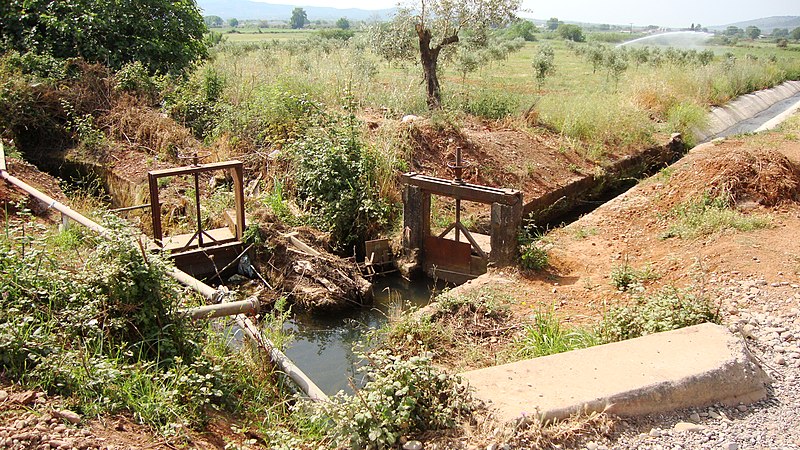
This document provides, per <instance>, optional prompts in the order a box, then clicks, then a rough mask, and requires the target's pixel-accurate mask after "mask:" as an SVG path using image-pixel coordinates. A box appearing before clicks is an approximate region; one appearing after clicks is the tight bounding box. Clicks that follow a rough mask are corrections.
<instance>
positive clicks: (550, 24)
mask: <svg viewBox="0 0 800 450" xmlns="http://www.w3.org/2000/svg"><path fill="white" fill-rule="evenodd" d="M561 24H562V22H561V21H560V20H558V17H551V18H549V19H548V20H547V24H546V26H547V29H548V30H550V31H556V30H557V29H558V26H559V25H561Z"/></svg>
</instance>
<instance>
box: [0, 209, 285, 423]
mask: <svg viewBox="0 0 800 450" xmlns="http://www.w3.org/2000/svg"><path fill="white" fill-rule="evenodd" d="M18 217H21V219H12V220H10V221H9V222H7V223H6V229H5V236H4V238H3V239H2V240H0V293H2V294H0V311H2V312H3V314H2V315H0V371H2V373H3V374H4V376H5V377H7V378H8V379H10V380H12V381H13V382H15V383H20V384H21V385H23V386H26V387H30V388H39V389H43V390H45V391H47V392H50V393H51V394H60V395H63V396H64V397H65V398H66V399H67V401H68V402H69V403H72V407H73V408H75V409H77V410H78V411H80V412H82V413H84V414H86V415H96V414H102V413H117V412H120V411H123V410H127V411H129V412H130V413H131V414H132V415H133V416H134V417H135V418H136V419H137V421H140V422H141V423H144V424H145V425H148V426H152V427H154V428H156V429H159V430H161V432H162V433H165V434H172V433H175V431H176V430H178V429H180V427H185V426H192V427H195V426H201V425H203V424H204V423H205V421H206V420H207V418H208V411H207V410H208V408H226V409H227V410H228V411H232V412H237V413H238V412H242V411H243V409H244V408H245V405H248V406H247V407H253V408H257V407H261V408H263V407H264V406H265V405H270V404H272V403H274V402H275V397H276V396H278V395H279V393H278V392H277V389H276V388H275V386H274V384H273V381H272V374H271V372H270V370H269V369H267V370H265V369H264V367H269V365H268V364H266V363H265V361H263V360H258V361H252V359H253V356H252V355H251V354H250V353H249V351H248V350H247V348H245V349H243V350H242V351H240V352H231V351H230V350H229V348H228V347H227V345H228V338H227V337H224V336H222V335H217V334H216V332H215V331H214V330H213V329H212V327H208V328H207V329H202V328H200V327H198V326H197V325H195V324H193V323H192V322H191V321H190V320H189V319H188V318H187V317H186V316H185V315H183V314H182V313H180V312H179V310H178V307H179V302H180V301H181V300H182V299H186V298H187V297H188V296H187V294H186V293H185V292H184V291H183V289H181V288H180V287H178V286H177V283H176V282H175V281H174V280H173V279H172V278H171V277H169V276H168V275H167V273H168V272H169V271H170V270H172V266H171V265H170V263H169V262H168V261H167V260H164V259H162V258H161V257H160V256H159V255H158V254H150V253H148V254H143V252H142V250H141V248H140V247H139V246H137V245H135V240H134V237H133V232H132V231H131V230H127V229H125V228H122V227H121V225H120V224H118V223H108V224H107V226H109V227H111V229H112V232H111V233H110V234H109V236H108V238H109V239H110V240H106V239H97V240H96V241H93V240H91V239H89V242H88V245H87V243H85V242H84V240H86V239H87V236H85V235H84V234H83V233H84V232H83V231H81V230H78V229H70V230H68V231H64V232H61V233H58V234H53V235H51V236H50V237H42V236H46V235H43V233H45V231H46V230H43V229H41V227H39V226H37V225H35V224H31V223H28V222H26V221H25V220H26V219H25V218H26V215H25V213H24V211H23V212H21V213H19V214H18ZM45 243H47V244H49V245H53V246H56V247H52V248H50V247H46V246H45ZM90 249H93V251H92V252H90V253H89V254H88V256H87V254H86V252H87V251H90ZM72 255H74V257H71V256H72ZM64 260H67V261H68V262H67V263H64V262H63V261H64ZM79 260H80V263H78V261H79ZM268 323H272V320H271V319H270V320H269V321H268Z"/></svg>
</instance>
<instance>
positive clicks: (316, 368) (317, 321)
mask: <svg viewBox="0 0 800 450" xmlns="http://www.w3.org/2000/svg"><path fill="white" fill-rule="evenodd" d="M443 287H444V286H443V285H441V284H440V285H438V286H435V285H434V282H433V280H429V279H424V280H419V281H414V282H408V281H406V280H404V279H403V278H402V277H400V276H397V275H395V276H388V277H383V278H377V279H375V284H374V286H373V290H374V292H375V303H374V304H373V305H372V306H371V307H367V308H361V309H357V310H353V311H348V312H344V313H338V314H327V315H319V314H316V315H300V316H297V317H295V318H294V319H293V320H292V321H291V322H290V323H287V324H286V326H285V330H286V331H290V332H292V333H293V334H294V340H293V341H292V342H291V343H290V344H289V346H288V348H286V349H285V351H284V353H285V354H286V356H288V357H289V359H291V360H292V362H294V363H295V364H296V365H297V366H298V367H299V368H300V369H301V370H302V371H303V372H304V373H305V374H306V375H308V376H309V378H311V379H312V380H313V381H314V383H316V384H317V386H319V388H320V389H322V391H323V392H325V393H326V394H328V395H333V394H335V393H337V392H338V391H340V390H344V391H346V392H352V389H351V387H350V385H349V382H350V380H351V379H352V380H356V384H357V385H358V384H359V383H358V381H357V375H358V374H357V372H356V368H357V367H359V365H360V361H359V360H358V357H357V356H356V355H355V354H354V353H353V345H354V344H358V343H361V342H362V341H363V339H364V338H365V336H366V334H367V333H368V332H369V330H373V329H377V328H380V327H381V326H383V325H384V324H385V323H386V321H387V320H388V317H389V316H391V315H392V314H398V313H399V312H400V311H402V310H404V309H408V308H409V307H411V306H416V307H422V306H425V305H427V304H428V303H429V302H430V300H431V291H432V290H433V289H434V288H436V289H441V288H443Z"/></svg>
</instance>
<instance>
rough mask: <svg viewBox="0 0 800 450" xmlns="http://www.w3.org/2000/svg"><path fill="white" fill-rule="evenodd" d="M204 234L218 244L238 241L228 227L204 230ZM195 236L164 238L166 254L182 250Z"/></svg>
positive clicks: (179, 235)
mask: <svg viewBox="0 0 800 450" xmlns="http://www.w3.org/2000/svg"><path fill="white" fill-rule="evenodd" d="M203 232H205V233H207V234H208V235H210V236H211V237H212V238H213V239H214V241H216V243H217V244H224V243H228V242H234V241H237V239H236V236H234V235H233V233H231V230H230V229H229V228H228V227H224V228H215V229H213V230H203ZM193 236H194V233H186V234H178V235H176V236H168V237H165V238H163V240H162V244H163V246H162V250H163V251H165V252H174V251H175V250H181V249H183V248H184V247H186V245H187V244H188V243H189V240H190V239H191V238H192V237H193ZM196 242H197V241H195V243H193V244H192V245H191V246H190V247H189V248H190V249H193V248H197V243H196Z"/></svg>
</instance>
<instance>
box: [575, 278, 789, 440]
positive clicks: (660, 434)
mask: <svg viewBox="0 0 800 450" xmlns="http://www.w3.org/2000/svg"><path fill="white" fill-rule="evenodd" d="M781 275H782V274H779V275H778V276H776V278H778V280H772V282H768V281H767V280H764V279H763V278H759V277H755V276H750V277H743V276H742V275H740V274H738V273H736V272H731V273H721V274H711V278H710V280H709V288H710V289H709V292H710V293H711V295H718V296H719V299H720V300H721V303H720V304H721V307H722V314H723V317H724V319H723V320H724V323H725V325H727V326H728V327H729V329H730V330H731V331H733V332H736V333H739V334H741V335H742V336H743V337H744V338H745V339H746V342H747V344H748V348H749V349H750V351H751V352H752V355H753V356H754V358H756V360H757V361H759V362H760V364H761V366H762V368H763V369H764V371H766V372H767V373H768V374H769V375H770V377H771V378H772V379H773V383H772V385H771V386H770V388H769V390H768V391H769V394H768V396H767V398H766V399H764V400H762V401H760V402H758V403H755V404H752V405H736V406H723V405H711V406H709V407H705V408H692V409H688V410H682V411H676V412H673V413H671V414H663V415H658V416H648V417H640V418H628V419H625V420H623V421H622V422H621V423H620V424H619V425H618V426H617V429H616V431H615V434H613V435H612V436H610V437H609V438H608V439H606V440H605V442H599V443H597V442H591V443H589V444H592V445H587V444H584V448H594V449H597V450H604V449H620V450H622V449H653V450H656V449H658V450H667V449H670V450H678V449H724V450H738V449H797V450H800V309H798V305H800V286H798V285H797V284H790V283H788V282H786V281H782V280H780V278H781ZM595 441H597V440H595ZM598 444H599V445H598Z"/></svg>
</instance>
